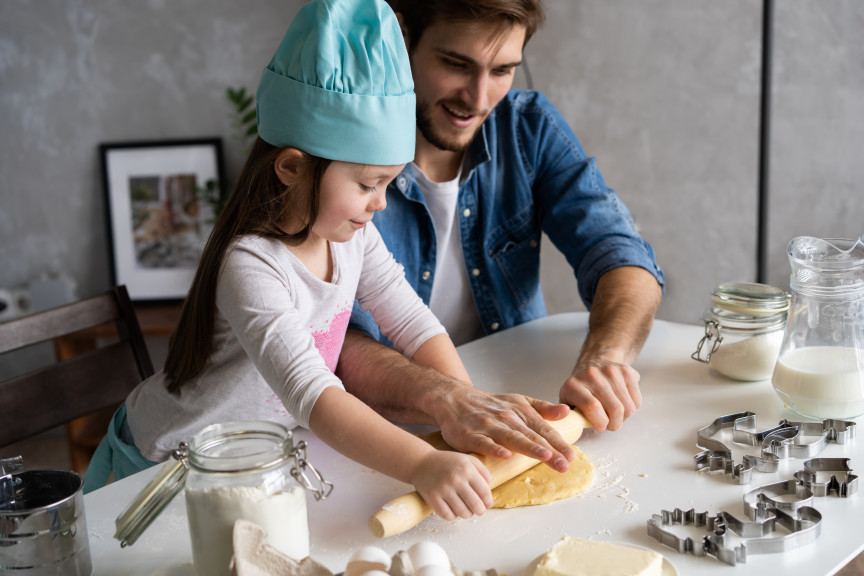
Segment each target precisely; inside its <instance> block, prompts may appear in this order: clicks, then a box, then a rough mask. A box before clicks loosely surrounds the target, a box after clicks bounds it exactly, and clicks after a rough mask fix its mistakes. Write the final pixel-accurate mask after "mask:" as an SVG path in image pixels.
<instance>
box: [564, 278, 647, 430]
mask: <svg viewBox="0 0 864 576" xmlns="http://www.w3.org/2000/svg"><path fill="white" fill-rule="evenodd" d="M661 294H662V289H661V288H660V285H659V284H657V281H656V280H655V279H654V276H652V275H651V274H649V273H648V272H646V271H645V270H643V269H641V268H634V267H629V266H623V267H621V268H614V269H612V270H610V271H609V272H606V273H605V274H603V276H601V277H600V280H599V281H598V282H597V289H596V291H595V292H594V303H593V304H592V305H591V317H590V319H589V321H588V337H587V338H586V339H585V343H584V344H583V346H582V352H581V353H580V354H579V360H577V362H576V367H575V368H573V372H572V373H571V375H570V377H569V378H568V379H567V380H566V381H565V382H564V385H563V386H561V391H560V392H559V395H558V397H559V399H560V400H561V402H563V403H565V404H569V405H570V406H575V407H576V408H579V409H580V410H582V413H583V414H584V415H585V417H586V418H588V420H590V421H591V424H593V425H594V429H595V430H597V431H598V432H602V431H603V430H618V429H619V428H621V425H622V424H623V423H624V420H626V419H627V418H629V417H630V416H632V415H633V413H634V412H636V409H637V408H639V406H640V405H641V404H642V392H641V391H640V390H639V373H638V372H636V370H634V369H633V368H631V367H630V364H631V363H633V362H634V361H635V360H636V357H637V356H638V355H639V351H640V350H641V349H642V345H643V344H644V343H645V339H646V338H648V333H649V332H650V331H651V324H652V323H653V321H654V313H655V312H656V311H657V306H659V304H660V297H661Z"/></svg>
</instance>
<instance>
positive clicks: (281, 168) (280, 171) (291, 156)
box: [273, 148, 304, 186]
mask: <svg viewBox="0 0 864 576" xmlns="http://www.w3.org/2000/svg"><path fill="white" fill-rule="evenodd" d="M303 156H304V154H303V152H302V151H300V150H298V149H297V148H285V149H283V150H282V151H281V152H279V154H278V155H277V156H276V160H275V161H274V162H273V170H274V171H275V172H276V177H277V178H279V181H280V182H282V184H284V185H285V186H290V185H292V184H295V183H296V182H297V179H298V178H299V177H300V165H301V160H303Z"/></svg>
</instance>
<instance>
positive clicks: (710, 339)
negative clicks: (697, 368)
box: [690, 319, 723, 364]
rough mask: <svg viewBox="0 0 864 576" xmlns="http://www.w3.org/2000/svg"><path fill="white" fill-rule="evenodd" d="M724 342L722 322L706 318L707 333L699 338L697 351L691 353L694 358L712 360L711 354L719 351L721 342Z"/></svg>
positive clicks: (706, 361)
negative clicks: (721, 333)
mask: <svg viewBox="0 0 864 576" xmlns="http://www.w3.org/2000/svg"><path fill="white" fill-rule="evenodd" d="M722 342H723V336H721V335H720V324H719V323H718V322H717V321H716V320H709V319H706V320H705V335H704V336H702V339H701V340H699V343H698V344H697V345H696V351H695V352H693V354H691V355H690V357H691V358H692V359H693V360H698V361H699V362H705V363H706V364H707V363H708V362H709V361H710V360H711V355H712V354H714V353H715V352H717V350H718V349H719V348H720V344H721V343H722ZM703 350H704V351H705V357H704V358H703V357H702V352H703Z"/></svg>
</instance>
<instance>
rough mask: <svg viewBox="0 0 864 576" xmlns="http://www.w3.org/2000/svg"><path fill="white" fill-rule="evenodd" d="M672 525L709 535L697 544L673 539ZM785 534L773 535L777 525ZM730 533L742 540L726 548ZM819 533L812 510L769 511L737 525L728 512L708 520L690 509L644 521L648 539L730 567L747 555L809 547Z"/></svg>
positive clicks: (818, 520)
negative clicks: (751, 520)
mask: <svg viewBox="0 0 864 576" xmlns="http://www.w3.org/2000/svg"><path fill="white" fill-rule="evenodd" d="M674 524H680V525H682V526H686V525H688V524H692V525H693V526H695V527H697V528H698V527H705V529H706V530H707V531H708V532H709V534H706V535H705V536H704V537H703V538H702V540H701V541H700V542H698V543H697V542H695V541H694V540H693V539H692V538H689V537H686V538H681V537H679V536H676V535H675V534H674V533H673V532H672V531H671V530H670V529H669V528H670V527H671V526H672V525H674ZM778 524H779V525H780V526H781V527H783V528H784V529H786V530H787V531H788V534H786V535H784V536H777V535H775V534H774V531H775V528H776V527H777V525H778ZM727 530H731V531H732V532H734V533H735V534H738V535H739V536H740V537H741V538H743V539H745V541H744V542H742V543H741V545H740V546H727V545H726V533H727ZM821 533H822V515H821V514H820V513H819V511H818V510H816V509H815V508H811V507H809V506H804V507H801V508H799V509H798V510H797V512H796V514H795V515H791V514H787V513H786V512H784V511H782V510H776V509H771V510H769V511H768V512H767V513H766V518H764V519H762V520H760V521H757V522H741V521H740V520H738V519H737V518H735V517H734V516H732V515H731V514H729V513H728V512H718V513H717V515H716V516H709V515H708V513H707V512H696V511H695V510H693V509H692V508H691V509H690V510H687V511H684V510H681V509H680V508H676V509H675V510H673V511H671V512H669V511H667V510H662V511H661V513H660V514H654V515H653V516H652V517H651V519H650V520H649V521H648V535H649V536H651V537H653V538H655V539H656V540H658V541H659V542H660V543H662V544H664V545H666V546H669V547H670V548H673V549H675V550H677V551H678V552H679V553H682V554H683V553H685V552H689V553H690V554H693V555H694V556H705V555H710V556H714V557H715V558H717V559H718V560H720V561H721V562H725V563H726V564H729V565H731V566H734V565H735V564H737V563H739V562H741V563H744V562H747V554H748V552H749V553H750V554H773V553H777V552H786V551H788V550H791V549H793V548H796V547H798V546H804V545H805V544H810V543H812V542H814V541H816V539H817V538H819V535H820V534H821Z"/></svg>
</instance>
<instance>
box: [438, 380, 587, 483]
mask: <svg viewBox="0 0 864 576" xmlns="http://www.w3.org/2000/svg"><path fill="white" fill-rule="evenodd" d="M437 404H438V406H437V407H436V410H435V413H436V420H437V424H438V426H439V427H440V428H441V435H442V436H443V437H444V440H446V441H447V443H448V444H450V445H451V446H453V447H454V448H456V449H457V450H459V451H461V452H474V453H477V454H484V455H488V456H495V457H497V458H509V457H510V456H512V455H513V453H514V452H517V453H519V454H524V455H525V456H530V457H531V458H535V459H537V460H540V461H541V462H545V463H546V464H548V465H549V466H551V467H552V468H554V469H555V470H557V471H559V472H565V471H566V470H567V469H568V468H569V467H570V462H571V461H572V460H573V458H574V456H575V454H574V452H573V448H572V447H571V446H570V445H569V444H567V442H566V441H564V439H563V438H562V437H561V435H560V434H559V433H558V432H557V431H556V430H555V429H554V428H553V427H552V426H550V425H549V423H548V422H547V420H560V419H561V418H564V417H565V416H566V415H567V414H568V413H569V411H570V408H569V407H567V406H564V405H563V404H552V403H551V402H545V401H543V400H536V399H534V398H529V397H527V396H522V395H521V394H490V393H488V392H483V391H481V390H477V389H476V388H472V387H470V386H460V387H456V388H452V389H450V390H449V391H448V393H447V394H445V395H442V396H441V397H440V398H439V399H438V402H437Z"/></svg>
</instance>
